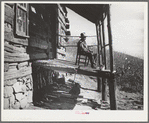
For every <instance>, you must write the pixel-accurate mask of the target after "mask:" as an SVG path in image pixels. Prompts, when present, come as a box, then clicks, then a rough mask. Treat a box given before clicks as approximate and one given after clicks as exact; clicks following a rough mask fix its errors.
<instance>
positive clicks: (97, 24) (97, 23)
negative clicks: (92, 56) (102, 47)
mask: <svg viewBox="0 0 149 123" xmlns="http://www.w3.org/2000/svg"><path fill="white" fill-rule="evenodd" d="M98 26H99V21H98V20H97V22H96V34H97V64H96V65H97V67H98V66H99V61H100V59H99V32H98Z"/></svg>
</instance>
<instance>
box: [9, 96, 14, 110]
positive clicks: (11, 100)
mask: <svg viewBox="0 0 149 123" xmlns="http://www.w3.org/2000/svg"><path fill="white" fill-rule="evenodd" d="M9 101H10V109H12V107H13V105H14V102H15V97H14V95H12V96H11V97H10V98H9Z"/></svg>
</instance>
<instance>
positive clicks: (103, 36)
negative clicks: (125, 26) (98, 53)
mask: <svg viewBox="0 0 149 123" xmlns="http://www.w3.org/2000/svg"><path fill="white" fill-rule="evenodd" d="M104 32H105V31H104V21H103V22H102V38H103V48H104V65H105V69H106V68H107V65H106V49H105V46H106V45H105V33H104Z"/></svg>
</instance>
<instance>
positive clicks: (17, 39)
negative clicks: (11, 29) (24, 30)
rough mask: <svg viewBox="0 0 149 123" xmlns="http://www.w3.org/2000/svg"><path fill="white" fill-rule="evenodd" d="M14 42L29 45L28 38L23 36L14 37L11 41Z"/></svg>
mask: <svg viewBox="0 0 149 123" xmlns="http://www.w3.org/2000/svg"><path fill="white" fill-rule="evenodd" d="M11 42H13V43H16V44H21V45H24V46H28V39H27V38H26V39H23V38H13V40H12V41H11Z"/></svg>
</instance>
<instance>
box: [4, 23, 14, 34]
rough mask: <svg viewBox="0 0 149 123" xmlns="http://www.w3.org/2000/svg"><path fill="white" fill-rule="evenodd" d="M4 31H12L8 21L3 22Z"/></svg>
mask: <svg viewBox="0 0 149 123" xmlns="http://www.w3.org/2000/svg"><path fill="white" fill-rule="evenodd" d="M4 32H12V26H11V25H10V24H8V23H4Z"/></svg>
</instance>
